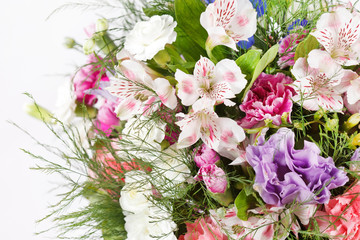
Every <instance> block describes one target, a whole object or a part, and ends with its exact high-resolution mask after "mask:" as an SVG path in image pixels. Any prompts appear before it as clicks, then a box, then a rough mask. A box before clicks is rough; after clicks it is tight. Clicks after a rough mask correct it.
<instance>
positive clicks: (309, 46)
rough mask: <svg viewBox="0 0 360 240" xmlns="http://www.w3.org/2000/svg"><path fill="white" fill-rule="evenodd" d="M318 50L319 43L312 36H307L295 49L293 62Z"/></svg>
mask: <svg viewBox="0 0 360 240" xmlns="http://www.w3.org/2000/svg"><path fill="white" fill-rule="evenodd" d="M317 48H319V42H318V41H317V40H316V38H315V37H314V36H312V35H309V36H308V37H307V38H306V39H305V40H304V41H302V42H301V43H299V45H298V46H297V47H296V51H295V57H294V61H295V62H296V60H297V59H298V58H306V57H307V56H308V54H309V53H310V52H311V50H314V49H317Z"/></svg>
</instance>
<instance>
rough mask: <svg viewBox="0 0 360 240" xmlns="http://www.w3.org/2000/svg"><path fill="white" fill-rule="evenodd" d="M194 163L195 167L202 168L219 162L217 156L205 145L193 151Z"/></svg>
mask: <svg viewBox="0 0 360 240" xmlns="http://www.w3.org/2000/svg"><path fill="white" fill-rule="evenodd" d="M194 154H195V156H194V161H195V163H196V166H198V167H202V166H204V165H206V164H214V163H216V162H217V161H219V160H220V157H219V155H218V154H217V153H216V152H215V151H214V150H213V149H211V148H209V147H208V146H207V145H206V144H202V145H201V146H200V147H198V148H196V149H194Z"/></svg>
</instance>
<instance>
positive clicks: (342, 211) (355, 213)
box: [316, 185, 360, 240]
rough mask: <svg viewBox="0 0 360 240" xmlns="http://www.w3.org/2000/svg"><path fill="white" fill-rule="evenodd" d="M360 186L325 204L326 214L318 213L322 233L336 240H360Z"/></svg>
mask: <svg viewBox="0 0 360 240" xmlns="http://www.w3.org/2000/svg"><path fill="white" fill-rule="evenodd" d="M359 194H360V185H355V186H354V187H352V188H351V189H350V190H349V191H348V192H346V193H344V194H343V195H341V196H339V197H336V198H334V199H331V200H330V201H329V203H328V204H325V212H320V211H319V212H317V214H316V215H317V216H318V224H319V227H320V229H321V230H322V231H324V232H325V233H327V234H329V235H330V236H333V238H334V239H344V240H359V239H360V211H359V209H360V197H359Z"/></svg>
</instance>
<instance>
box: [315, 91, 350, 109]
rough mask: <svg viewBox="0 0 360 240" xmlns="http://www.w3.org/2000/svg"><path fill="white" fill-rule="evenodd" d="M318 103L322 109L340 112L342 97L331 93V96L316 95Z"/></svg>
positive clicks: (342, 105) (342, 104)
mask: <svg viewBox="0 0 360 240" xmlns="http://www.w3.org/2000/svg"><path fill="white" fill-rule="evenodd" d="M318 104H319V106H321V107H322V108H323V109H325V110H329V111H334V112H341V111H342V109H343V107H344V103H343V99H342V97H341V96H339V95H333V96H325V95H320V96H319V97H318Z"/></svg>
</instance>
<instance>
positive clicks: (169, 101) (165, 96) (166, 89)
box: [154, 78, 177, 109]
mask: <svg viewBox="0 0 360 240" xmlns="http://www.w3.org/2000/svg"><path fill="white" fill-rule="evenodd" d="M154 90H155V92H156V94H157V95H158V96H159V98H160V100H161V102H162V103H163V104H164V105H165V106H167V107H168V108H170V109H175V108H176V106H177V99H176V96H175V89H174V88H173V87H172V86H171V85H170V83H169V81H168V80H167V79H165V78H157V79H155V81H154Z"/></svg>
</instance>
